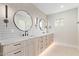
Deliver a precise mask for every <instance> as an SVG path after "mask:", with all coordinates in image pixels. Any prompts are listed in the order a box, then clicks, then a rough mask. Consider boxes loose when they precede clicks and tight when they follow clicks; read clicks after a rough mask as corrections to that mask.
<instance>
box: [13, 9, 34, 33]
mask: <svg viewBox="0 0 79 59" xmlns="http://www.w3.org/2000/svg"><path fill="white" fill-rule="evenodd" d="M19 11H23V12H25V13H27V14H28V15H29V16H30V17H31V21H32V25H31V26H30V28H29V29H27V30H25V31H24V30H22V29H20V28H19V27H18V26H17V25H16V23H15V19H14V17H15V15H16V13H17V12H19ZM13 23H14V25H15V27H16V28H17V29H19V30H20V31H23V32H28V31H29V30H31V28H32V26H33V19H32V16H31V15H30V14H29V13H28V12H27V11H25V10H18V11H16V12H15V13H14V15H13Z"/></svg>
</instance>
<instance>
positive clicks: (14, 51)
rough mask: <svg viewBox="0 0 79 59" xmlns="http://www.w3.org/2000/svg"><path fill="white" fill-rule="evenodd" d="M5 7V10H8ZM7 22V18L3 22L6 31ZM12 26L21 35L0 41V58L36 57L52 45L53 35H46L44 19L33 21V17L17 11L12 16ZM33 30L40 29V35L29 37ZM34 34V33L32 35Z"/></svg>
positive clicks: (46, 28) (45, 21)
mask: <svg viewBox="0 0 79 59" xmlns="http://www.w3.org/2000/svg"><path fill="white" fill-rule="evenodd" d="M7 7H8V6H7ZM7 7H6V9H8V8H7ZM6 11H7V10H6ZM6 13H7V12H6ZM6 16H7V14H6ZM34 20H36V22H34ZM9 22H10V21H9V20H8V19H7V18H6V19H5V20H4V23H6V30H8V23H9ZM11 25H12V24H11ZM13 25H15V28H17V29H18V30H19V31H20V32H23V33H22V34H20V35H21V37H20V36H19V35H18V38H17V36H16V37H15V38H13V37H12V38H10V37H9V38H6V39H1V40H0V56H36V55H39V54H40V53H42V52H43V51H44V50H45V49H46V48H47V47H49V45H51V44H52V43H53V33H50V34H47V33H48V28H49V27H48V22H47V18H46V17H38V18H37V17H36V19H33V16H32V15H30V14H29V13H28V12H27V11H26V10H18V11H16V12H15V13H14V15H13ZM33 28H34V30H39V29H40V30H39V31H38V32H39V33H41V34H40V35H35V36H30V35H29V32H30V31H31V32H33V31H32V30H31V29H33ZM17 29H16V30H17ZM35 32H36V31H34V32H33V33H32V34H34V33H35ZM38 32H37V33H38ZM17 33H18V32H17ZM39 33H38V34H39ZM4 37H5V36H4Z"/></svg>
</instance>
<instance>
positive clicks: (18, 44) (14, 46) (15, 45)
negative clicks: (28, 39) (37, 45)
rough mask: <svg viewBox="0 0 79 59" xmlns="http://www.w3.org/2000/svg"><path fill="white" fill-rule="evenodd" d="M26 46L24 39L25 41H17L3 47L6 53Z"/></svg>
mask: <svg viewBox="0 0 79 59" xmlns="http://www.w3.org/2000/svg"><path fill="white" fill-rule="evenodd" d="M24 46H25V41H23V42H16V43H13V44H9V45H7V46H4V47H3V51H4V53H8V52H12V51H14V50H16V49H19V48H21V47H24Z"/></svg>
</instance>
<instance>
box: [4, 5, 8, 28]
mask: <svg viewBox="0 0 79 59" xmlns="http://www.w3.org/2000/svg"><path fill="white" fill-rule="evenodd" d="M8 22H9V21H8V6H7V5H5V19H4V23H6V28H7V23H8Z"/></svg>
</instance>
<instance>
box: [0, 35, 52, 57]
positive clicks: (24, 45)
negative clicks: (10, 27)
mask: <svg viewBox="0 0 79 59" xmlns="http://www.w3.org/2000/svg"><path fill="white" fill-rule="evenodd" d="M51 43H53V34H49V35H44V36H41V37H36V38H30V39H28V40H23V41H19V42H15V43H11V44H8V45H4V46H1V45H0V55H4V56H35V55H39V54H40V53H42V52H43V51H44V50H45V49H46V48H47V47H48V46H49V45H50V44H51Z"/></svg>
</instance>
